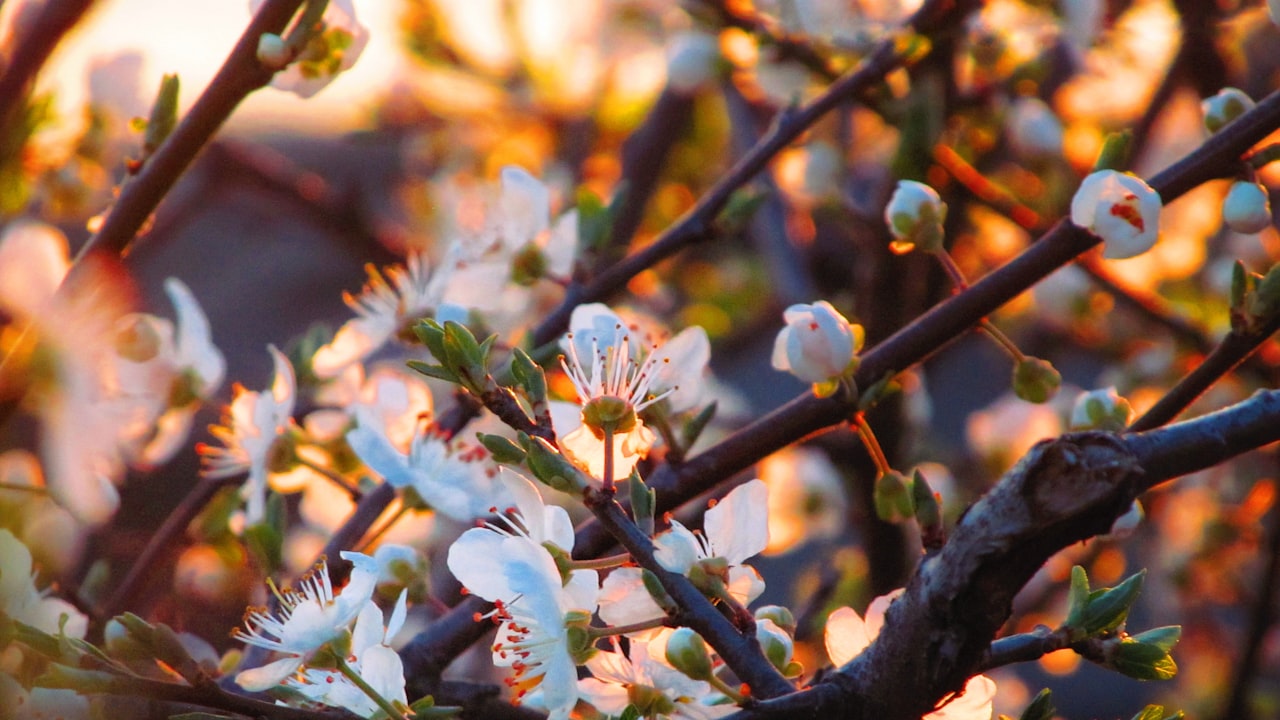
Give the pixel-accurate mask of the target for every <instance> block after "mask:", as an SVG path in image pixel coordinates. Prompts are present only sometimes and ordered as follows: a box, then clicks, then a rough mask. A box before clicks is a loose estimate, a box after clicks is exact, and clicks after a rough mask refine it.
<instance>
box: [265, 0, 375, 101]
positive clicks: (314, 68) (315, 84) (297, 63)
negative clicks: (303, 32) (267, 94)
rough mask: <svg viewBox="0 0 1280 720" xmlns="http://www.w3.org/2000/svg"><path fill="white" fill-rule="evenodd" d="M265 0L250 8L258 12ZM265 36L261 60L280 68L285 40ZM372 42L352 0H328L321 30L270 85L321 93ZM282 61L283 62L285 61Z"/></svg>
mask: <svg viewBox="0 0 1280 720" xmlns="http://www.w3.org/2000/svg"><path fill="white" fill-rule="evenodd" d="M263 2H265V0H250V2H249V11H250V12H251V13H257V12H258V8H259V7H261V6H262V3H263ZM270 37H275V36H267V35H264V36H263V37H262V38H259V40H258V59H259V61H261V62H262V63H263V64H264V65H266V66H267V67H268V68H271V69H273V70H278V69H279V68H281V67H284V65H283V62H288V60H289V58H288V57H287V55H286V52H287V49H286V48H284V47H283V42H281V43H277V42H276V40H279V39H280V38H278V37H277V38H276V40H270V39H268V38H270ZM368 42H369V29H368V28H366V27H365V26H364V25H361V24H360V21H359V20H357V19H356V8H355V3H354V2H353V0H329V3H328V5H327V6H326V7H325V10H324V16H323V17H322V18H321V19H320V28H319V30H318V31H317V32H316V33H315V34H314V35H313V36H312V37H311V38H310V39H309V40H308V41H307V44H306V46H304V47H303V48H301V50H300V51H298V55H297V57H295V58H293V61H292V62H290V63H289V65H288V67H285V69H283V70H280V71H279V72H277V73H276V76H275V77H274V78H272V79H271V87H274V88H276V89H278V90H284V91H285V92H291V93H293V94H295V95H297V96H299V97H303V98H309V97H311V96H312V95H315V94H316V93H318V92H320V91H321V90H323V89H324V88H325V86H327V85H328V84H329V83H331V82H333V80H334V78H336V77H337V76H338V73H341V72H343V71H345V70H349V69H350V68H351V66H352V65H355V64H356V59H357V58H359V57H360V53H362V52H364V46H365V45H366V44H368ZM282 61H283V62H282Z"/></svg>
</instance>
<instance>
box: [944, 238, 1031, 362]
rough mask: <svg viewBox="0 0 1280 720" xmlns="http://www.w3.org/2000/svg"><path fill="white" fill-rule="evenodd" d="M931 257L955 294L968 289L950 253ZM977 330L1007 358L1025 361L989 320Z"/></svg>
mask: <svg viewBox="0 0 1280 720" xmlns="http://www.w3.org/2000/svg"><path fill="white" fill-rule="evenodd" d="M933 256H934V257H936V258H938V262H939V263H940V264H941V265H942V269H943V270H946V271H947V275H948V276H949V277H950V278H951V283H952V284H953V285H955V286H956V292H963V291H964V290H968V289H969V281H968V280H966V279H965V277H964V273H963V272H961V270H960V266H959V265H957V264H956V261H955V258H953V257H951V253H949V252H947V251H946V250H945V249H944V250H939V251H937V252H935V253H933ZM978 329H979V330H981V331H982V332H984V333H986V334H987V337H989V338H991V339H992V340H994V341H995V342H996V344H997V345H999V346H1000V347H1001V348H1002V349H1003V350H1004V351H1005V352H1007V353H1008V354H1009V357H1011V358H1013V361H1014V362H1022V361H1023V360H1026V359H1027V356H1026V355H1023V354H1022V351H1021V350H1019V349H1018V346H1017V345H1015V344H1014V343H1013V341H1012V340H1010V339H1009V336H1008V335H1005V334H1004V333H1003V332H1001V330H1000V328H998V327H996V326H995V325H994V324H993V323H992V322H991V321H990V320H987V319H985V318H984V319H983V320H982V321H981V322H979V323H978Z"/></svg>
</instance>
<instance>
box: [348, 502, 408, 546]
mask: <svg viewBox="0 0 1280 720" xmlns="http://www.w3.org/2000/svg"><path fill="white" fill-rule="evenodd" d="M408 512H409V506H408V505H405V504H404V503H401V504H400V507H399V508H397V509H396V511H395V512H394V513H392V515H391V517H390V518H387V521H386V522H384V523H382V525H379V526H378V527H376V528H374V529H373V530H372V531H371V532H370V533H369V534H368V535H366V536H365V537H364V538H363V539H362V540H361V541H360V545H359V547H358V548H356V549H357V550H359V551H360V552H364V551H365V550H367V549H368V548H369V546H370V545H372V544H373V543H375V542H377V540H378V538H380V537H382V535H383V534H384V533H386V532H387V531H388V530H390V529H391V527H392V526H393V525H395V524H396V523H398V522H400V518H402V517H404V516H405V515H406V514H408Z"/></svg>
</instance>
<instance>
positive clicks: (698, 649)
mask: <svg viewBox="0 0 1280 720" xmlns="http://www.w3.org/2000/svg"><path fill="white" fill-rule="evenodd" d="M667 662H669V663H671V667H673V668H675V669H677V670H679V671H680V672H682V673H684V674H685V675H688V676H689V677H691V678H693V679H694V680H706V679H707V678H709V677H711V655H710V653H708V652H707V644H706V642H704V641H703V639H702V636H701V635H699V634H698V633H696V632H694V631H693V630H691V629H690V628H687V627H682V628H676V630H675V632H673V633H671V637H670V638H668V639H667Z"/></svg>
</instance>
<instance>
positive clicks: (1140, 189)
mask: <svg viewBox="0 0 1280 720" xmlns="http://www.w3.org/2000/svg"><path fill="white" fill-rule="evenodd" d="M1160 209H1161V201H1160V195H1159V194H1158V193H1156V191H1155V190H1152V189H1151V186H1149V185H1147V183H1146V182H1144V181H1143V180H1142V178H1140V177H1137V176H1134V175H1129V174H1126V173H1120V172H1116V171H1115V170H1102V171H1099V172H1095V173H1093V174H1092V175H1090V176H1089V177H1087V178H1085V179H1084V182H1082V183H1080V189H1078V190H1076V194H1075V197H1073V198H1072V199H1071V222H1073V223H1075V224H1076V225H1078V226H1080V227H1082V228H1084V229H1086V230H1088V231H1089V232H1091V233H1093V234H1094V235H1097V236H1098V237H1100V238H1102V242H1103V248H1102V256H1103V257H1106V258H1112V259H1122V258H1131V257H1134V256H1136V255H1141V254H1142V253H1144V252H1146V251H1148V250H1150V249H1151V246H1153V245H1155V244H1156V239H1157V237H1159V234H1160Z"/></svg>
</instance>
